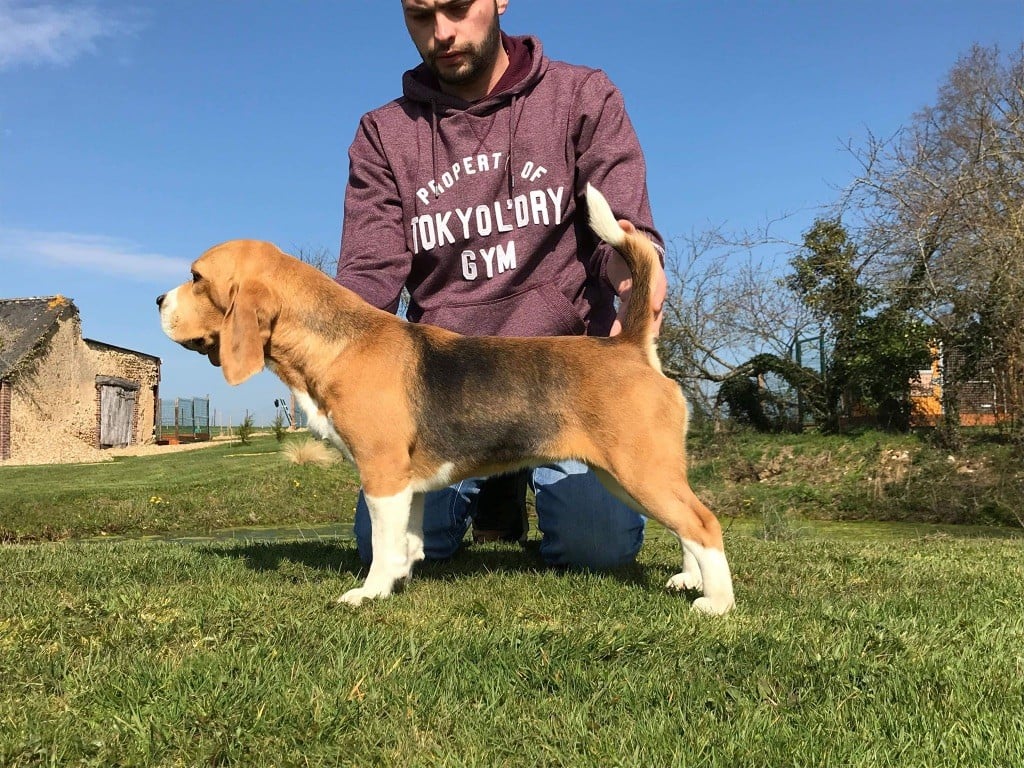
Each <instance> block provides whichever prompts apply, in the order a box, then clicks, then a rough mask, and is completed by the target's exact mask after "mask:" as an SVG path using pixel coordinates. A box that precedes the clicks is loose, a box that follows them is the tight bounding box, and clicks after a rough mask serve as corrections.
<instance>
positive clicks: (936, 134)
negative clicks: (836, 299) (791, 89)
mask: <svg viewBox="0 0 1024 768" xmlns="http://www.w3.org/2000/svg"><path fill="white" fill-rule="evenodd" d="M850 151H851V152H852V154H853V155H854V156H855V157H856V158H857V160H858V161H859V163H860V166H861V170H860V173H859V175H858V177H857V178H856V179H855V181H854V182H853V184H852V185H851V186H850V187H849V189H848V190H847V192H846V194H845V196H844V197H843V199H842V201H841V204H842V206H843V208H844V210H845V211H846V213H847V214H848V215H847V217H846V219H847V220H848V221H850V220H853V219H854V217H856V218H857V219H859V221H860V227H861V229H860V233H859V239H860V241H861V242H862V243H865V244H867V245H868V246H869V247H868V249H867V250H866V251H865V253H866V254H867V258H866V260H865V263H864V264H863V265H862V266H863V268H864V269H866V270H870V271H871V273H872V274H873V275H874V276H875V277H877V279H879V280H880V281H883V282H884V283H885V285H887V286H888V288H889V290H891V291H892V292H893V295H894V296H896V297H898V299H899V301H901V302H902V303H903V304H904V305H905V306H908V307H914V308H916V309H918V310H919V311H920V312H921V313H922V314H923V315H924V316H925V317H926V318H927V319H928V320H929V321H930V323H931V324H932V325H933V327H934V328H935V332H936V336H937V337H938V339H939V341H941V342H942V344H943V346H944V348H945V351H946V352H947V355H946V360H947V370H946V371H945V372H944V373H945V375H944V387H943V401H944V402H943V405H944V410H945V412H946V423H945V425H944V427H945V432H946V434H947V439H948V440H949V441H950V442H951V444H956V443H957V442H958V440H959V437H958V426H959V410H958V405H959V384H960V383H961V382H963V381H965V380H966V378H968V377H969V376H971V375H972V374H973V372H974V369H975V368H976V367H977V365H978V363H979V360H980V354H979V353H980V352H982V351H987V352H988V353H989V354H990V355H991V357H993V358H994V359H995V360H996V361H997V362H998V363H999V364H1001V365H1003V366H1008V370H1010V372H1011V376H1010V378H1011V380H1012V381H1020V379H1021V377H1022V375H1024V48H1021V49H1020V50H1018V51H1017V53H1016V54H1015V55H1014V56H1011V57H1009V58H1006V59H1004V57H1003V56H1001V54H1000V52H999V50H998V49H997V48H994V47H993V48H983V47H980V46H975V47H974V48H972V49H971V51H970V52H969V53H968V54H967V55H965V56H964V57H962V58H961V59H959V60H958V61H957V62H956V64H955V65H954V66H953V68H952V69H951V71H950V73H949V75H948V78H947V80H946V82H945V83H944V84H943V86H942V87H941V88H940V90H939V92H938V96H937V99H936V102H935V104H934V105H932V106H929V107H927V108H925V109H923V110H921V111H920V112H918V113H917V114H915V115H914V116H913V117H912V119H911V121H910V122H909V124H908V125H907V126H906V127H904V128H903V129H902V130H900V131H899V132H898V133H897V134H896V135H895V136H893V137H891V138H889V139H885V140H882V139H879V138H877V137H875V136H869V137H868V139H867V141H866V143H865V145H864V146H863V147H857V148H853V147H851V149H850ZM953 360H956V361H958V362H957V366H958V367H959V370H953V369H952V367H951V365H952V363H951V361H953ZM1019 395H1020V393H1019V392H1018V393H1017V396H1018V397H1019ZM1020 406H1021V403H1020V401H1019V400H1018V401H1017V403H1016V407H1017V409H1018V411H1017V415H1018V419H1019V416H1020V412H1019V408H1020Z"/></svg>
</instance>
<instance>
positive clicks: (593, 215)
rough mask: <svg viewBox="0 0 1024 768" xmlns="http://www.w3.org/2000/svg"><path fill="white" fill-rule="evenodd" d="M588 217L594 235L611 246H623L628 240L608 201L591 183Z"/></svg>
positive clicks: (588, 198) (588, 196)
mask: <svg viewBox="0 0 1024 768" xmlns="http://www.w3.org/2000/svg"><path fill="white" fill-rule="evenodd" d="M587 215H588V219H589V221H590V228H591V229H592V230H594V234H596V235H597V236H598V237H600V238H601V239H602V240H604V241H605V242H606V243H608V244H609V245H613V246H617V245H621V244H622V242H623V241H624V240H625V239H626V233H625V232H623V231H622V227H620V226H619V221H618V219H616V218H615V214H614V213H612V208H611V206H610V205H608V201H607V200H605V199H604V195H602V194H601V193H600V192H598V191H597V187H595V186H594V185H593V184H591V183H590V182H587Z"/></svg>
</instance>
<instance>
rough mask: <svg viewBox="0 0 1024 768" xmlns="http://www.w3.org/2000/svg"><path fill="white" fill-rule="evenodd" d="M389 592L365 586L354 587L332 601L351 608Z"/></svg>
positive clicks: (384, 595)
mask: <svg viewBox="0 0 1024 768" xmlns="http://www.w3.org/2000/svg"><path fill="white" fill-rule="evenodd" d="M389 594H390V593H389V592H381V591H380V590H373V589H367V588H366V587H356V588H355V589H350V590H349V591H348V592H346V593H345V594H343V595H342V596H341V597H339V598H338V599H337V600H335V601H334V602H335V603H337V604H338V605H351V606H352V607H353V608H358V607H359V606H360V605H362V604H363V601H365V600H373V599H375V598H378V597H387V596H388V595H389Z"/></svg>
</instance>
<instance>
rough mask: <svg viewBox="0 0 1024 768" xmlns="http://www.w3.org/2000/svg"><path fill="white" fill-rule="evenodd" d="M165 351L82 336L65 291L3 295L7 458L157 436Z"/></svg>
mask: <svg viewBox="0 0 1024 768" xmlns="http://www.w3.org/2000/svg"><path fill="white" fill-rule="evenodd" d="M159 385H160V358H158V357H155V356H153V355H147V354H145V353H142V352H136V351H133V350H130V349H124V348H122V347H117V346H114V345H112V344H105V343H103V342H99V341H94V340H92V339H83V338H82V324H81V318H80V316H79V312H78V307H76V306H75V304H74V302H72V301H71V300H70V299H67V298H65V297H63V296H50V297H43V298H25V299H0V461H3V460H7V459H13V460H15V461H18V462H19V463H21V462H32V463H50V462H54V461H62V460H68V457H69V456H71V457H72V460H74V455H75V453H76V452H80V451H81V449H86V450H95V449H102V448H109V447H120V446H124V445H134V444H140V443H147V442H151V441H152V440H153V430H154V426H155V423H156V409H157V403H158V399H159Z"/></svg>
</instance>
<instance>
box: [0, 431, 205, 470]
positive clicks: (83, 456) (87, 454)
mask: <svg viewBox="0 0 1024 768" xmlns="http://www.w3.org/2000/svg"><path fill="white" fill-rule="evenodd" d="M221 444H223V441H221V440H217V439H216V438H215V439H213V440H209V441H206V442H202V443H180V444H178V445H157V444H156V443H146V444H145V445H129V446H126V447H125V448H104V449H100V448H93V447H92V446H91V445H86V444H85V443H84V442H81V441H78V440H68V441H66V442H65V443H64V444H63V445H59V446H58V445H54V446H41V447H40V450H38V451H34V450H32V449H26V450H25V451H24V452H23V454H22V455H19V456H17V457H15V458H12V459H8V460H6V461H0V467H14V466H26V465H33V464H99V463H100V462H104V461H113V460H114V459H115V458H117V457H119V456H161V455H164V454H168V453H178V452H179V451H195V450H199V449H201V448H209V447H210V446H212V445H221Z"/></svg>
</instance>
